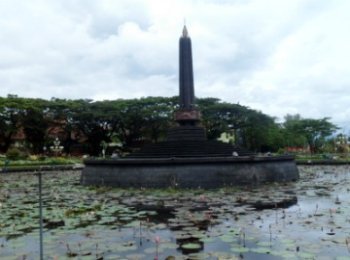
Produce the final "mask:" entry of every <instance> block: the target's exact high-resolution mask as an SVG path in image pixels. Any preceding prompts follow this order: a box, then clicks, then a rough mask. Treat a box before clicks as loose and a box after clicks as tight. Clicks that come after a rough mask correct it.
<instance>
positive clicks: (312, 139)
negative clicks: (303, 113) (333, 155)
mask: <svg viewBox="0 0 350 260" xmlns="http://www.w3.org/2000/svg"><path fill="white" fill-rule="evenodd" d="M329 119H330V118H328V117H325V118H322V119H300V120H299V121H297V123H295V125H294V126H293V127H294V131H295V132H297V133H299V134H301V135H303V136H304V137H305V138H306V141H307V143H308V145H309V147H310V151H311V152H312V153H316V152H319V151H320V148H321V147H322V145H323V144H324V143H325V140H326V137H328V136H330V135H331V134H333V133H334V132H335V131H336V130H337V129H338V127H337V126H336V125H334V124H332V123H331V122H329V121H328V120H329Z"/></svg>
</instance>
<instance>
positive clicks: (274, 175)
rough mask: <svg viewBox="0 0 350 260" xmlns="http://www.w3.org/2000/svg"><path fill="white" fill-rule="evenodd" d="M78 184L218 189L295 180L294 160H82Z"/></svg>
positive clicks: (280, 157)
mask: <svg viewBox="0 0 350 260" xmlns="http://www.w3.org/2000/svg"><path fill="white" fill-rule="evenodd" d="M85 165H86V166H85V168H84V169H83V171H82V175H81V183H82V184H83V185H105V186H113V187H123V188H130V187H134V188H141V187H144V188H168V187H176V188H205V189H211V188H220V187H225V186H235V185H256V184H260V183H266V182H287V181H295V180H297V179H298V178H299V172H298V169H297V167H296V164H295V161H294V158H293V157H291V156H276V157H275V156H269V157H258V156H255V157H248V156H247V157H219V158H218V157H217V158H210V157H207V158H167V159H114V160H93V159H89V160H86V161H85Z"/></svg>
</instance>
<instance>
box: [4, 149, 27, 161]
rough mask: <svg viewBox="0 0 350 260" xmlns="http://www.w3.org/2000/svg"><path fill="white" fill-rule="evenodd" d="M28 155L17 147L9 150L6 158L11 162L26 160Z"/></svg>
mask: <svg viewBox="0 0 350 260" xmlns="http://www.w3.org/2000/svg"><path fill="white" fill-rule="evenodd" d="M27 157H28V154H27V153H26V152H25V151H21V150H20V149H18V148H16V147H12V148H9V149H8V150H7V152H6V158H7V159H9V160H20V159H26V158H27Z"/></svg>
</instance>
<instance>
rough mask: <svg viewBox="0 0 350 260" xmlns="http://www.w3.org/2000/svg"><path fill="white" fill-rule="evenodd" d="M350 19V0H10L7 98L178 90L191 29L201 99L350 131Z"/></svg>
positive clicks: (4, 7)
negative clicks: (181, 45)
mask: <svg viewBox="0 0 350 260" xmlns="http://www.w3.org/2000/svg"><path fill="white" fill-rule="evenodd" d="M349 13H350V1H348V0H335V1H329V0H284V1H281V0H173V1H170V0H31V1H25V0H0V96H3V97H5V96H7V95H8V94H16V95H18V96H20V97H30V98H45V99H50V98H52V97H55V98H65V99H80V98H83V99H93V100H105V99H118V98H123V99H127V98H140V97H147V96H175V95H178V41H179V37H180V36H181V32H182V28H183V25H184V23H186V26H187V28H188V31H189V36H190V37H191V39H192V48H193V50H192V51H193V66H194V78H195V92H196V96H197V97H216V98H219V99H221V100H222V101H226V102H231V103H239V104H241V105H244V106H248V107H250V108H252V109H256V110H260V111H262V112H263V113H266V114H268V115H271V116H274V117H277V118H278V120H283V117H284V116H285V115H286V114H300V115H301V116H302V117H304V118H323V117H331V121H332V122H334V123H336V124H338V125H339V126H340V127H343V128H347V127H348V126H347V125H348V124H349V121H350V106H349V104H350V71H349V70H350V63H349V61H350V34H349V28H350V15H349Z"/></svg>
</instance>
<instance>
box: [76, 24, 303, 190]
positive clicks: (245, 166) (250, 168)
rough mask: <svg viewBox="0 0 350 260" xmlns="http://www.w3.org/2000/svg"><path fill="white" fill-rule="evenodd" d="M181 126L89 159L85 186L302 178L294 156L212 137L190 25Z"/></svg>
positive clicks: (183, 60)
mask: <svg viewBox="0 0 350 260" xmlns="http://www.w3.org/2000/svg"><path fill="white" fill-rule="evenodd" d="M174 117H175V121H176V122H177V126H175V127H173V128H171V129H169V131H168V135H167V138H166V140H165V141H163V142H159V143H154V144H149V145H146V146H144V147H142V148H141V149H140V150H139V151H137V152H134V153H132V154H130V155H128V156H127V157H125V158H118V159H103V160H101V159H87V160H85V168H84V169H83V171H82V176H81V183H82V184H84V185H108V186H116V187H138V188H140V187H152V188H165V187H179V188H218V187H223V186H232V185H251V184H259V183H264V182H284V181H293V180H296V179H298V178H299V172H298V169H297V167H296V164H295V161H294V157H292V156H258V155H256V154H254V153H251V152H249V151H247V150H245V149H242V148H239V147H236V146H232V145H231V144H227V143H222V142H219V141H212V140H207V138H206V134H205V129H204V127H202V126H201V125H200V120H201V114H200V111H199V110H198V109H197V108H196V106H195V91H194V79H193V62H192V46H191V39H190V37H189V35H188V31H187V28H186V26H184V28H183V31H182V36H181V37H180V42H179V109H178V111H176V112H175V115H174Z"/></svg>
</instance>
